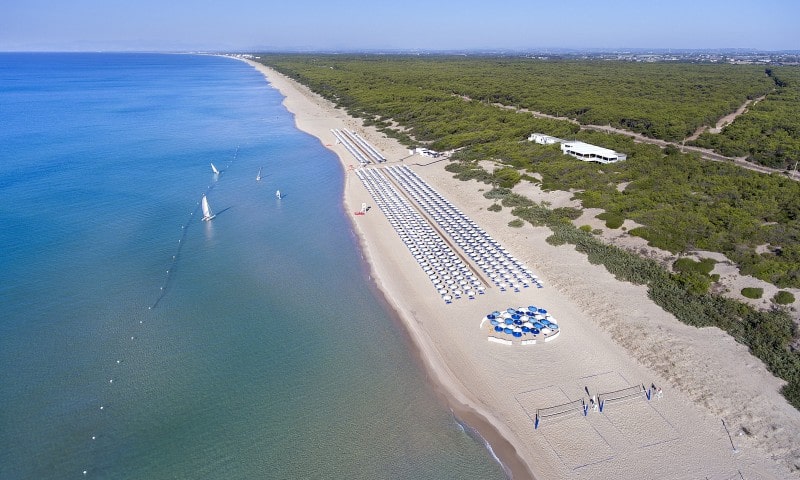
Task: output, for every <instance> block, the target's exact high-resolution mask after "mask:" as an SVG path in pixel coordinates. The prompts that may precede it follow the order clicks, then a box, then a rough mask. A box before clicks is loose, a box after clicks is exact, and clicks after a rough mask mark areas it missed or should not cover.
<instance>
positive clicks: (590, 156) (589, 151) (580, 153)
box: [528, 133, 628, 163]
mask: <svg viewBox="0 0 800 480" xmlns="http://www.w3.org/2000/svg"><path fill="white" fill-rule="evenodd" d="M528 141H530V142H536V143H538V144H541V145H553V144H555V143H560V144H561V151H562V152H564V153H566V154H567V155H572V156H573V157H575V158H578V159H580V160H583V161H584V162H597V163H614V162H619V161H622V160H625V159H626V158H628V156H627V155H625V154H624V153H619V152H615V151H614V150H609V149H607V148H603V147H598V146H595V145H591V144H588V143H584V142H579V141H577V140H575V141H567V140H562V139H560V138H557V137H551V136H550V135H545V134H543V133H531V135H530V136H529V137H528Z"/></svg>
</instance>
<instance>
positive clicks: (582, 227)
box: [578, 225, 592, 233]
mask: <svg viewBox="0 0 800 480" xmlns="http://www.w3.org/2000/svg"><path fill="white" fill-rule="evenodd" d="M578 228H579V229H580V230H582V231H584V232H586V233H590V232H591V231H592V226H591V225H581V226H580V227H578Z"/></svg>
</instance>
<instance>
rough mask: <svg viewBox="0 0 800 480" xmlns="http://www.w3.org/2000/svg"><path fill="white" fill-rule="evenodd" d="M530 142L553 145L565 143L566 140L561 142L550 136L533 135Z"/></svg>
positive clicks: (529, 138) (542, 134) (529, 139)
mask: <svg viewBox="0 0 800 480" xmlns="http://www.w3.org/2000/svg"><path fill="white" fill-rule="evenodd" d="M528 141H529V142H536V143H538V144H541V145H552V144H554V143H563V142H564V140H561V139H560V138H557V137H551V136H550V135H545V134H544V133H531V136H530V137H528Z"/></svg>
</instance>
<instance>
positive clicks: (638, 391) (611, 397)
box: [597, 385, 649, 412]
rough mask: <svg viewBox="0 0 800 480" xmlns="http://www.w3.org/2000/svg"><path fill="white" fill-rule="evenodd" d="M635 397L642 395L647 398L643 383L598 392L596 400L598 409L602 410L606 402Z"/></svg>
mask: <svg viewBox="0 0 800 480" xmlns="http://www.w3.org/2000/svg"><path fill="white" fill-rule="evenodd" d="M637 397H642V398H646V399H648V400H649V398H648V392H647V390H645V388H644V386H643V385H634V386H632V387H627V388H623V389H620V390H614V391H613V392H606V393H598V394H597V402H598V404H599V407H600V411H601V412H602V411H603V407H605V404H606V403H616V402H622V401H625V400H629V399H633V398H637Z"/></svg>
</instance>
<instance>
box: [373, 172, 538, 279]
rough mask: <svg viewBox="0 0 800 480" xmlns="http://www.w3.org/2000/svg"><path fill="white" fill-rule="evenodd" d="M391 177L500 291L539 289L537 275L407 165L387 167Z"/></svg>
mask: <svg viewBox="0 0 800 480" xmlns="http://www.w3.org/2000/svg"><path fill="white" fill-rule="evenodd" d="M387 170H388V171H389V174H390V175H392V178H394V180H395V181H396V182H397V183H398V185H400V186H401V187H402V188H403V189H404V190H405V191H406V192H407V193H408V194H409V195H410V196H411V197H412V198H413V199H414V201H416V202H417V203H418V204H419V205H420V207H421V208H422V209H423V211H424V212H425V213H426V215H428V216H429V217H430V218H432V219H434V221H436V223H437V224H438V225H439V227H440V229H441V230H443V231H445V232H447V234H448V235H449V236H450V238H451V239H452V241H453V243H455V244H456V245H458V246H459V248H461V249H462V250H463V252H464V253H465V254H466V255H467V256H469V257H470V258H472V260H473V261H474V262H475V263H476V264H477V265H478V267H479V268H481V269H482V270H483V271H484V273H486V276H487V277H488V278H489V279H490V280H491V281H492V282H493V283H494V284H495V285H497V286H498V288H499V289H500V290H501V291H505V290H506V289H507V288H511V289H513V290H514V291H517V292H518V291H520V289H521V288H527V287H529V286H531V285H535V286H536V287H538V288H542V282H541V280H539V277H538V276H536V275H534V273H533V272H532V271H531V270H530V269H528V268H527V267H526V266H525V264H524V263H523V262H522V261H520V260H518V259H516V258H515V257H514V256H513V255H511V254H510V253H509V252H508V251H507V250H506V249H505V248H503V246H502V245H501V244H500V243H499V242H497V241H496V240H495V239H494V238H492V237H491V235H489V234H488V233H486V232H485V231H484V230H483V229H481V228H480V227H479V226H478V225H477V224H476V223H475V222H473V221H472V220H471V219H470V218H469V217H468V216H467V215H465V214H464V213H462V212H461V211H460V210H459V209H457V208H456V207H454V206H453V204H451V203H450V202H449V201H448V200H447V199H446V198H444V197H443V196H442V195H441V194H440V193H439V192H437V191H436V190H434V189H433V188H432V187H431V186H430V185H428V183H426V182H425V181H424V180H422V179H421V178H420V177H419V176H418V175H417V174H416V173H414V171H412V170H411V169H410V168H409V167H407V166H405V165H403V166H392V167H389V168H388V169H387Z"/></svg>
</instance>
